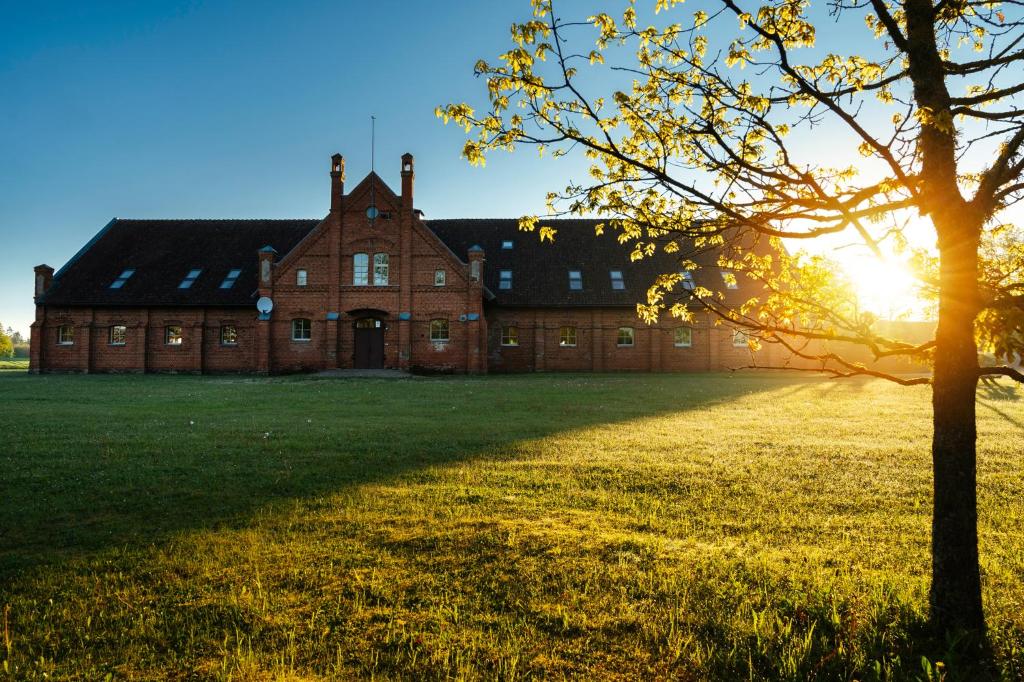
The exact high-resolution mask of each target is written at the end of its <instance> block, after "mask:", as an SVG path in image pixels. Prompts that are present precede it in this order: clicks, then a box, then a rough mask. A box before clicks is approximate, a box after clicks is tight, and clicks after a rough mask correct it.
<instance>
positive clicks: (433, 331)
mask: <svg viewBox="0 0 1024 682" xmlns="http://www.w3.org/2000/svg"><path fill="white" fill-rule="evenodd" d="M449 338H450V337H449V336H448V320H444V319H437V320H431V321H430V340H431V341H433V342H435V343H443V342H445V341H447V340H448V339H449Z"/></svg>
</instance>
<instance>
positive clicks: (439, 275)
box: [434, 270, 445, 287]
mask: <svg viewBox="0 0 1024 682" xmlns="http://www.w3.org/2000/svg"><path fill="white" fill-rule="evenodd" d="M444 277H445V272H444V270H434V286H435V287H443V286H444Z"/></svg>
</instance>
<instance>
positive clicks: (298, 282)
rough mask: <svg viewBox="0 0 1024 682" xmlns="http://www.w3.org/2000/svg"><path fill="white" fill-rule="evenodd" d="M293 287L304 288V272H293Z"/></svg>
mask: <svg viewBox="0 0 1024 682" xmlns="http://www.w3.org/2000/svg"><path fill="white" fill-rule="evenodd" d="M295 286H297V287H304V286H306V271H305V270H296V271H295Z"/></svg>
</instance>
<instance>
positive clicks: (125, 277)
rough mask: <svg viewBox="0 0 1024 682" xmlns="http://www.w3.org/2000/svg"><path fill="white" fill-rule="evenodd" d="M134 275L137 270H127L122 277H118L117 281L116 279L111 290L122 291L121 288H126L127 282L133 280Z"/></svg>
mask: <svg viewBox="0 0 1024 682" xmlns="http://www.w3.org/2000/svg"><path fill="white" fill-rule="evenodd" d="M134 274H135V268H128V269H127V270H125V271H124V272H122V273H121V274H120V275H118V276H117V279H115V280H114V281H113V282H112V283H111V285H110V288H111V289H120V288H121V287H123V286H124V283H125V282H127V281H128V280H129V279H131V276H132V275H134Z"/></svg>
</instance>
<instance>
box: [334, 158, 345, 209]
mask: <svg viewBox="0 0 1024 682" xmlns="http://www.w3.org/2000/svg"><path fill="white" fill-rule="evenodd" d="M344 196H345V159H344V158H342V156H341V154H334V155H333V156H331V212H332V213H334V212H337V211H339V210H341V200H342V198H343V197H344Z"/></svg>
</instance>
